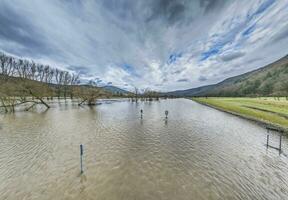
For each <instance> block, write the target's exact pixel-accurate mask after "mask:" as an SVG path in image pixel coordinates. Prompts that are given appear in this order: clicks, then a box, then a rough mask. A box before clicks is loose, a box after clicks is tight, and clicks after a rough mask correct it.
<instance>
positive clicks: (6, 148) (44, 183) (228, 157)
mask: <svg viewBox="0 0 288 200" xmlns="http://www.w3.org/2000/svg"><path fill="white" fill-rule="evenodd" d="M141 109H143V113H144V114H143V119H141V117H140V110H141ZM165 110H168V111H169V116H168V120H165V115H164V113H165ZM270 140H271V145H274V146H277V145H278V142H279V141H278V135H277V134H272V135H271V136H270ZM80 144H83V145H84V157H83V164H84V173H83V174H82V175H81V174H80V153H79V145H80ZM265 144H266V130H265V129H264V128H262V127H260V126H258V125H257V124H255V123H252V122H250V121H247V120H244V119H240V118H238V117H235V116H232V115H229V114H226V113H223V112H220V111H217V110H214V109H211V108H209V107H205V106H203V105H200V104H197V103H195V102H193V101H191V100H188V99H174V100H160V101H155V102H139V103H138V104H136V103H132V102H129V101H126V100H117V101H107V102H106V101H103V102H102V104H101V105H97V106H94V107H78V106H77V105H76V104H75V105H73V104H71V103H69V102H68V103H67V104H65V103H64V102H62V103H57V102H54V103H53V104H52V108H51V109H49V110H48V111H47V112H44V111H42V112H36V111H35V112H33V111H31V112H17V113H15V114H6V115H1V116H0V199H1V200H5V199H8V200H10V199H11V200H18V199H29V200H30V199H37V200H38V199H41V200H43V199H44V200H45V199H47V200H48V199H49V200H50V199H56V200H58V199H73V200H74V199H75V200H76V199H77V200H89V199H91V200H92V199H93V200H95V199H96V200H98V199H99V200H142V199H143V200H162V199H163V200H170V199H171V200H176V199H177V200H182V199H187V200H191V199H197V200H199V199H200V200H201V199H288V173H287V170H288V158H287V155H286V154H285V153H287V152H288V141H287V139H286V137H284V138H283V153H282V154H280V155H279V152H278V151H277V150H275V149H272V148H268V149H267V148H266V146H265Z"/></svg>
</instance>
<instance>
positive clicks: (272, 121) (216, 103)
mask: <svg viewBox="0 0 288 200" xmlns="http://www.w3.org/2000/svg"><path fill="white" fill-rule="evenodd" d="M191 99H192V100H193V101H196V102H198V103H200V104H203V105H206V106H210V107H212V108H215V109H218V110H221V111H224V112H227V113H230V114H233V115H236V116H239V117H242V118H245V119H248V120H252V121H254V122H256V123H258V124H260V125H263V126H269V127H273V128H276V129H277V130H279V131H285V132H286V133H288V100H287V99H286V98H285V97H282V98H274V97H261V98H222V97H221V98H220V97H208V98H191Z"/></svg>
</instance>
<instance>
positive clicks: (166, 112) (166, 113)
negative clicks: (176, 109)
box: [165, 110, 169, 119]
mask: <svg viewBox="0 0 288 200" xmlns="http://www.w3.org/2000/svg"><path fill="white" fill-rule="evenodd" d="M168 113H169V112H168V110H166V111H165V115H166V119H167V118H168Z"/></svg>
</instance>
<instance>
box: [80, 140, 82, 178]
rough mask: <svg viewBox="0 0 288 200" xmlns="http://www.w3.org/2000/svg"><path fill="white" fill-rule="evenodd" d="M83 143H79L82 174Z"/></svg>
mask: <svg viewBox="0 0 288 200" xmlns="http://www.w3.org/2000/svg"><path fill="white" fill-rule="evenodd" d="M82 157H83V144H80V168H81V174H83V158H82Z"/></svg>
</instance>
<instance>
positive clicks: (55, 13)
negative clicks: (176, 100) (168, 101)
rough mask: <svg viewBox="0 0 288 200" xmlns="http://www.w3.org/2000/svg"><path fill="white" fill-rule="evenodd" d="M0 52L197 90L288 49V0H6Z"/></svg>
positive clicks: (125, 83)
mask: <svg viewBox="0 0 288 200" xmlns="http://www.w3.org/2000/svg"><path fill="white" fill-rule="evenodd" d="M0 51H2V52H5V53H8V54H11V55H14V56H17V57H22V58H28V59H33V60H35V61H37V62H41V63H43V64H50V65H51V66H54V67H58V68H61V69H66V70H69V71H74V72H77V73H80V74H81V78H82V79H83V80H88V79H95V80H98V82H99V84H100V83H101V84H108V83H112V84H113V85H116V86H119V87H122V88H127V89H129V88H130V89H131V88H133V87H134V86H135V87H138V88H147V87H149V88H151V89H155V90H161V91H171V90H176V89H187V88H194V87H198V86H202V85H207V84H212V83H216V82H219V81H221V80H223V79H225V78H227V77H230V76H234V75H238V74H242V73H245V72H247V71H250V70H253V69H256V68H259V67H262V66H263V65H265V64H268V63H270V62H273V61H275V60H277V59H279V58H281V57H283V56H285V55H287V54H288V0H49V1H48V0H0Z"/></svg>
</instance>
